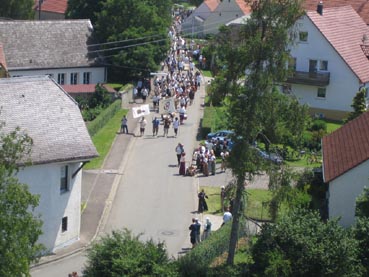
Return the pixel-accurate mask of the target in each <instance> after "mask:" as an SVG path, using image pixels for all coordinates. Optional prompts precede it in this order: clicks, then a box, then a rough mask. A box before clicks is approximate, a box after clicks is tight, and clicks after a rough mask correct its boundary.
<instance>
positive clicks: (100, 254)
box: [83, 230, 175, 277]
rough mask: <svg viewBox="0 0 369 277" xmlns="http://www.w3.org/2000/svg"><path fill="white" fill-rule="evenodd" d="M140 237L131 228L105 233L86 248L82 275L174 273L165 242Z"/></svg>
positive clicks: (155, 274)
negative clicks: (85, 263)
mask: <svg viewBox="0 0 369 277" xmlns="http://www.w3.org/2000/svg"><path fill="white" fill-rule="evenodd" d="M139 237H140V236H133V235H132V233H131V232H130V231H128V230H124V231H113V232H112V234H111V235H107V236H104V237H102V239H101V240H100V241H99V242H97V243H94V244H93V245H92V247H90V248H89V249H88V251H87V256H88V261H87V266H86V268H85V269H84V272H83V276H90V277H94V276H96V277H100V276H174V275H175V274H174V272H175V271H174V270H173V269H174V267H173V266H172V264H171V263H170V261H169V259H168V256H167V253H166V250H165V249H164V245H163V243H154V242H153V241H152V240H149V241H146V242H141V241H140V240H139Z"/></svg>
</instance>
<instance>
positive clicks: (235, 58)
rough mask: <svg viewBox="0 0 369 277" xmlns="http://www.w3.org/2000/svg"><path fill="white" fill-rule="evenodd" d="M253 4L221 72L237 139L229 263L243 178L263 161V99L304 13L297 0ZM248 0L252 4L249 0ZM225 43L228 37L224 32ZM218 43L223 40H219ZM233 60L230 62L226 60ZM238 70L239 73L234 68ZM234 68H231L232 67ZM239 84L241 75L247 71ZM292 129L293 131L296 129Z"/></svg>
mask: <svg viewBox="0 0 369 277" xmlns="http://www.w3.org/2000/svg"><path fill="white" fill-rule="evenodd" d="M248 2H249V4H250V5H252V13H251V17H250V19H249V20H248V21H247V22H246V23H245V25H244V26H243V27H242V29H241V31H240V36H239V38H238V43H237V45H236V44H235V43H233V45H232V47H229V46H227V49H231V51H230V53H228V54H227V55H228V56H229V57H230V58H229V57H228V58H226V59H225V66H224V68H225V70H227V71H229V73H226V74H225V75H226V76H228V78H229V91H228V94H229V99H230V104H229V106H228V108H229V110H228V117H229V122H230V127H231V128H232V129H233V130H235V135H234V140H235V144H234V147H233V150H232V155H231V156H230V158H229V167H230V168H231V169H232V173H233V175H234V176H235V179H236V181H235V182H236V185H237V189H236V197H235V199H234V206H233V222H232V232H231V238H230V245H229V252H228V258H227V263H228V264H233V260H234V254H235V248H236V244H237V239H238V230H239V223H240V219H241V218H242V211H241V209H240V207H243V206H244V203H243V195H244V186H245V181H246V182H248V181H249V180H251V179H252V178H253V176H254V175H255V173H256V172H257V171H258V170H260V166H261V161H260V159H258V156H257V154H256V153H255V149H254V148H253V147H252V146H251V145H252V143H253V142H254V141H255V140H256V138H257V136H258V134H259V133H260V132H262V131H264V130H265V127H266V125H265V123H266V122H263V121H262V120H261V119H260V115H261V114H263V113H269V110H270V108H269V107H268V106H266V105H265V103H270V101H268V100H269V99H270V98H271V97H273V88H274V86H275V84H276V83H277V82H281V81H283V80H285V78H286V76H287V68H286V64H287V60H288V56H289V54H288V50H287V49H288V47H287V46H288V44H289V43H290V42H291V40H292V37H293V36H292V35H291V32H292V31H291V30H292V26H293V25H294V23H295V21H296V20H297V19H298V18H299V17H300V16H301V15H302V10H301V7H300V2H299V1H298V0H287V1H286V0H260V1H255V2H254V1H248ZM251 2H252V3H251ZM226 41H228V42H227V44H229V42H232V39H231V38H230V37H228V39H226ZM221 47H222V45H221ZM228 60H230V61H231V65H232V64H235V66H229V64H228V63H227V61H228ZM235 70H238V72H236V73H235V72H234V71H235ZM232 71H233V72H232ZM245 72H246V77H245V81H244V82H243V83H240V82H239V76H240V75H241V74H243V75H244V74H245ZM295 131H296V130H295Z"/></svg>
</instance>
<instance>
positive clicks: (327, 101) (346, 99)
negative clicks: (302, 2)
mask: <svg viewBox="0 0 369 277" xmlns="http://www.w3.org/2000/svg"><path fill="white" fill-rule="evenodd" d="M295 30H297V32H296V33H297V38H296V44H295V45H293V46H291V56H292V59H291V62H290V67H291V68H292V69H294V70H295V72H294V74H293V75H291V77H290V78H289V79H288V85H287V86H286V87H285V89H286V90H287V91H288V92H290V93H292V94H293V95H295V96H296V97H297V98H298V100H299V101H300V103H301V104H307V105H308V106H309V107H310V109H311V113H312V114H315V115H317V116H320V117H326V118H331V119H342V118H344V117H345V116H346V115H347V113H349V112H351V111H352V107H351V104H352V101H353V98H354V97H355V95H356V93H357V92H358V91H359V89H360V88H361V87H366V88H368V87H369V60H368V57H367V55H366V54H365V51H363V49H362V46H363V45H364V46H363V47H369V44H368V43H369V41H368V42H366V41H365V38H368V37H369V28H368V26H367V25H366V24H365V22H364V21H363V20H362V19H361V18H360V16H359V15H358V14H357V13H356V12H355V11H354V10H353V9H352V7H351V6H344V7H338V8H329V9H328V8H327V9H324V8H323V7H322V14H319V13H318V12H317V11H308V12H307V13H306V15H305V16H303V17H302V18H301V19H300V20H298V22H297V23H296V28H295ZM366 44H368V46H365V45H366ZM367 54H368V53H367ZM367 102H368V103H369V98H368V101H367Z"/></svg>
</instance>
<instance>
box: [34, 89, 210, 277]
mask: <svg viewBox="0 0 369 277" xmlns="http://www.w3.org/2000/svg"><path fill="white" fill-rule="evenodd" d="M203 99H204V87H201V88H200V90H199V91H198V92H197V93H196V98H195V101H194V104H193V105H192V106H190V107H188V119H187V120H186V121H185V123H184V125H181V126H180V129H179V134H178V136H177V137H176V138H175V137H174V132H173V128H171V129H170V130H169V136H168V137H164V136H163V126H162V125H160V128H159V136H158V137H153V136H152V125H151V120H152V117H154V116H159V114H155V113H151V114H150V116H147V117H146V119H147V121H148V125H147V127H146V132H145V135H144V136H143V137H137V138H135V139H134V140H133V142H132V145H131V146H130V147H129V149H128V153H127V155H125V156H124V160H123V157H122V165H121V168H120V170H119V172H123V176H122V178H121V179H120V182H117V183H116V184H113V190H112V193H111V197H110V199H109V200H108V205H109V207H110V210H109V213H108V214H107V215H106V216H105V220H104V221H103V226H102V232H101V233H100V235H103V234H104V233H110V232H111V231H112V230H116V229H122V228H127V229H129V230H131V231H132V232H133V233H134V234H136V235H138V234H142V235H141V239H142V240H147V239H153V240H154V241H157V242H158V241H161V242H165V245H166V248H167V251H168V254H169V256H170V257H174V258H177V257H178V256H179V255H180V254H182V253H184V252H186V250H188V249H189V248H190V247H191V244H190V242H189V230H188V226H189V225H190V223H191V218H192V217H194V214H193V213H194V211H195V210H196V209H197V197H196V196H197V182H196V179H195V178H193V177H183V176H179V174H178V173H179V172H178V171H179V170H178V167H177V157H176V154H175V151H174V149H175V146H176V145H177V144H178V142H181V143H182V144H184V148H185V151H186V152H187V153H188V155H187V159H188V161H189V162H190V161H191V158H192V155H191V154H192V151H193V149H194V147H195V146H197V145H196V139H195V138H196V135H197V130H198V127H199V120H200V118H201V116H202V112H203V110H202V107H201V105H200V104H201V103H202V102H203ZM136 135H138V130H137V132H136ZM85 262H86V257H85V252H84V251H82V252H79V253H77V254H74V255H72V256H69V257H67V258H64V259H62V260H59V261H55V262H51V263H48V264H45V265H42V266H38V267H36V268H34V269H32V271H31V275H32V276H34V277H36V276H37V277H49V276H55V277H59V276H60V277H65V276H68V273H71V272H72V271H77V273H78V274H80V276H81V275H82V274H81V273H82V270H83V267H84V263H85Z"/></svg>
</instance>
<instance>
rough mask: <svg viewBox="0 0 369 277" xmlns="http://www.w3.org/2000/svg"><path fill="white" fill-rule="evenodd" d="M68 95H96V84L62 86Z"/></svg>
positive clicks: (111, 91) (105, 86) (112, 90)
mask: <svg viewBox="0 0 369 277" xmlns="http://www.w3.org/2000/svg"><path fill="white" fill-rule="evenodd" d="M61 87H62V88H63V89H64V90H65V91H66V92H68V93H72V94H73V93H94V92H95V87H96V84H79V85H62V86H61ZM103 87H104V88H105V89H106V90H107V91H108V92H110V93H116V91H115V89H113V88H112V87H110V86H108V85H106V84H103Z"/></svg>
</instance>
